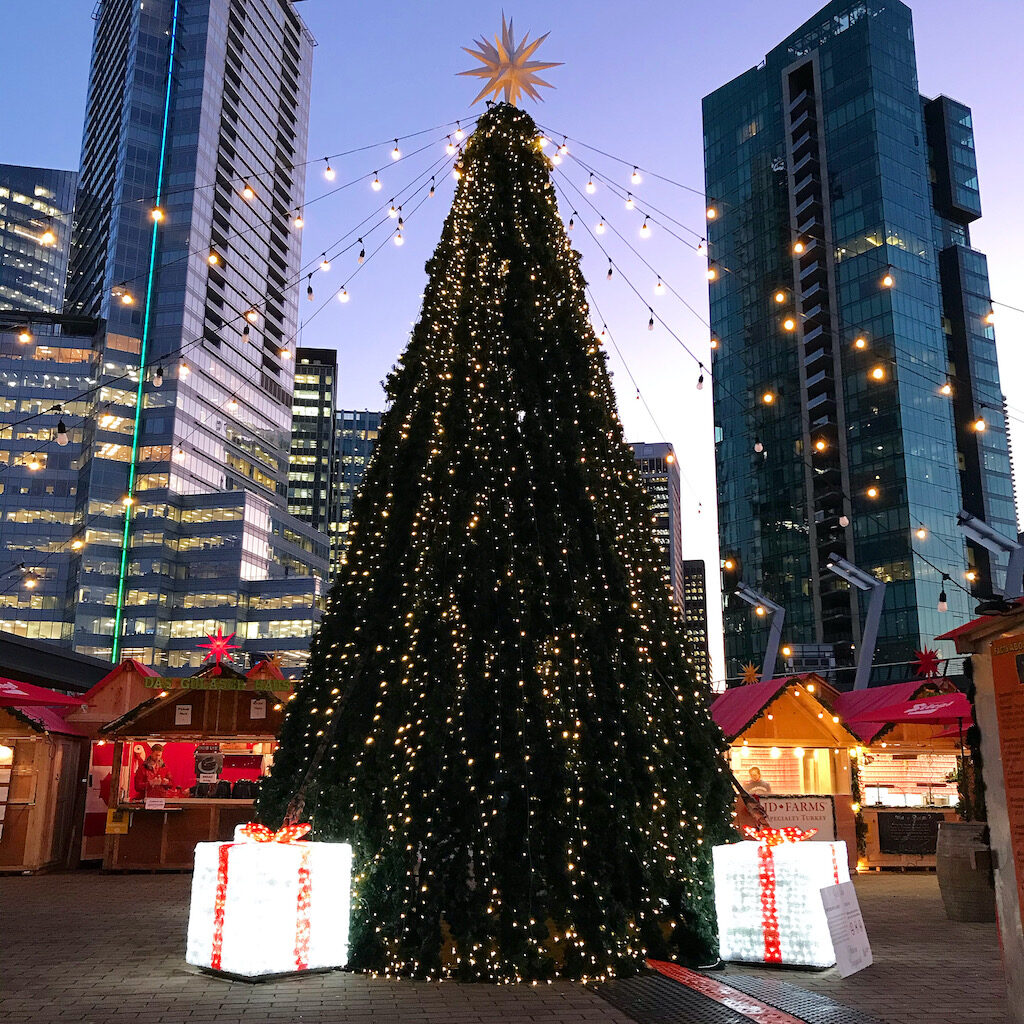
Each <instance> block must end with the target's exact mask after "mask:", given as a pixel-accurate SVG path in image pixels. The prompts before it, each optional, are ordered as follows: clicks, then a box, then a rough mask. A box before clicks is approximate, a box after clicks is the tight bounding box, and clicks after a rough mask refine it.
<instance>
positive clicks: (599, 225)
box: [594, 220, 604, 235]
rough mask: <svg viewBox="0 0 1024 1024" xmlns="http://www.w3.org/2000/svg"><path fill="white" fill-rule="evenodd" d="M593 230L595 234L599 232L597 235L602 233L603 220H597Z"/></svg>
mask: <svg viewBox="0 0 1024 1024" xmlns="http://www.w3.org/2000/svg"><path fill="white" fill-rule="evenodd" d="M594 231H595V232H596V233H597V234H599V235H603V234H604V221H603V220H599V221H598V222H597V226H596V227H595V228H594Z"/></svg>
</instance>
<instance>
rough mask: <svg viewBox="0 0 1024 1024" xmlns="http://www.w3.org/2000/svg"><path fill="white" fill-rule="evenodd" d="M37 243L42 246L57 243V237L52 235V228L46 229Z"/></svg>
mask: <svg viewBox="0 0 1024 1024" xmlns="http://www.w3.org/2000/svg"><path fill="white" fill-rule="evenodd" d="M39 241H40V242H41V243H42V244H43V245H53V243H54V242H56V241H57V236H56V235H55V234H54V233H53V228H50V227H48V228H47V229H46V230H45V231H44V232H43V233H42V234H41V235H40V236H39Z"/></svg>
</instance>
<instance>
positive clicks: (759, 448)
mask: <svg viewBox="0 0 1024 1024" xmlns="http://www.w3.org/2000/svg"><path fill="white" fill-rule="evenodd" d="M754 451H755V452H756V453H757V454H758V455H760V454H761V453H762V452H763V451H764V442H763V441H762V440H761V439H760V438H758V440H756V441H755V442H754Z"/></svg>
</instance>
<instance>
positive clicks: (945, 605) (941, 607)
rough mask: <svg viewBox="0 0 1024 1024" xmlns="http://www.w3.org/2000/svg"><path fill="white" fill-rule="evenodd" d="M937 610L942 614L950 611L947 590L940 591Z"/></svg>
mask: <svg viewBox="0 0 1024 1024" xmlns="http://www.w3.org/2000/svg"><path fill="white" fill-rule="evenodd" d="M936 610H937V611H940V612H948V611H949V599H948V598H947V597H946V591H945V588H943V589H942V590H940V591H939V603H938V605H936Z"/></svg>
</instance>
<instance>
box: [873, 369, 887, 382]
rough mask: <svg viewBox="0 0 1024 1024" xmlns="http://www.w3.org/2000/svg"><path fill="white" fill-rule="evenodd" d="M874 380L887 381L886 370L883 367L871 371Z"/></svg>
mask: <svg viewBox="0 0 1024 1024" xmlns="http://www.w3.org/2000/svg"><path fill="white" fill-rule="evenodd" d="M871 379H872V380H885V369H884V368H883V367H881V366H875V367H872V369H871Z"/></svg>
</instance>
